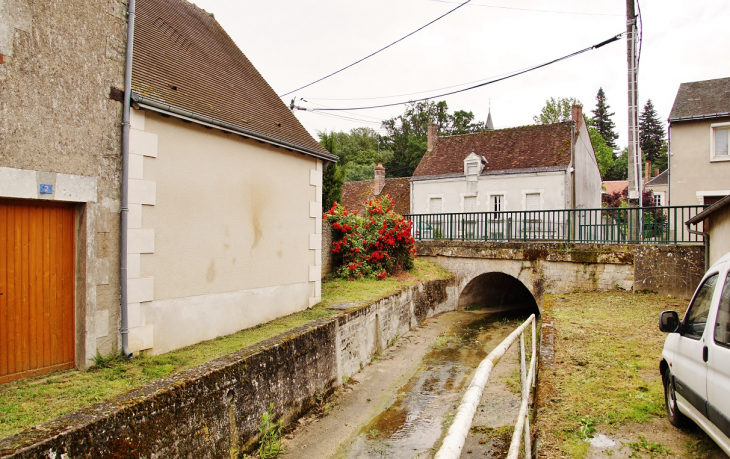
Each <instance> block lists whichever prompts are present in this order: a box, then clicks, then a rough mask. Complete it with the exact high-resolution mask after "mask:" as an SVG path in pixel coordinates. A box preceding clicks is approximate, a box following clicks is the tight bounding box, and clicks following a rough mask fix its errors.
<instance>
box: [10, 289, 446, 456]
mask: <svg viewBox="0 0 730 459" xmlns="http://www.w3.org/2000/svg"><path fill="white" fill-rule="evenodd" d="M454 293H455V290H454V286H453V281H434V282H428V283H425V284H421V285H417V286H413V287H409V288H407V289H404V290H403V291H401V292H400V293H397V294H395V295H391V296H388V297H384V298H380V299H377V300H375V301H372V302H369V303H368V304H366V305H363V306H360V307H355V308H352V309H349V310H346V311H344V312H342V313H340V314H338V315H336V316H333V317H330V318H326V319H320V320H318V321H315V322H312V323H310V324H308V325H304V326H302V327H299V328H297V329H294V330H291V331H290V332H287V333H284V334H282V335H279V336H277V337H274V338H271V339H268V340H266V341H263V342H261V343H260V344H258V345H255V346H252V347H249V348H246V349H241V350H240V351H237V352H234V353H232V354H229V355H227V356H224V357H221V358H218V359H216V360H213V361H211V362H208V363H206V364H204V365H200V366H198V367H195V368H192V369H189V370H186V371H183V372H180V373H178V374H175V375H173V376H171V377H170V378H166V379H162V380H159V381H157V382H155V383H153V384H150V385H148V386H145V387H142V388H140V389H136V390H133V391H131V392H128V393H126V394H124V395H121V396H119V397H117V398H115V399H113V400H110V401H108V402H103V403H99V404H97V405H94V406H91V407H88V408H85V409H82V410H79V411H77V412H74V413H71V414H68V415H66V416H63V417H60V418H58V419H56V420H53V421H50V422H47V423H45V424H42V425H40V426H37V427H34V428H31V429H28V430H26V431H25V432H23V433H21V434H19V435H15V436H13V437H8V438H5V439H3V440H0V455H2V456H3V457H7V458H36V457H61V456H62V455H64V456H63V457H73V458H97V457H220V458H227V457H229V456H230V451H231V450H232V449H233V448H241V449H242V450H245V449H247V448H250V447H251V446H252V445H253V444H254V442H255V440H256V438H257V435H258V426H259V422H260V420H261V415H262V413H264V412H265V411H266V410H267V409H268V407H269V403H271V402H273V403H274V408H275V410H276V412H277V415H278V416H280V417H281V419H282V420H283V421H284V424H285V425H286V424H288V423H290V422H292V421H293V420H295V419H297V418H298V417H299V416H300V415H301V414H303V413H304V412H306V411H307V410H308V409H309V408H311V407H312V406H314V404H315V403H316V397H317V395H319V394H322V393H325V392H328V391H330V390H332V389H333V388H334V386H337V385H339V384H340V383H341V381H342V376H343V375H348V376H351V375H353V374H354V373H356V372H357V371H359V370H360V368H361V365H364V364H365V363H367V362H369V361H370V358H371V356H372V355H373V353H374V352H378V351H379V350H382V349H384V348H385V347H387V346H388V345H389V344H391V343H392V342H394V341H395V338H396V337H397V336H398V333H402V332H403V331H405V330H407V329H409V328H410V327H411V326H413V325H415V324H416V323H418V322H420V321H422V320H424V319H425V318H426V317H428V316H431V315H433V314H436V313H438V312H441V311H445V310H450V309H454V308H455V307H456V301H455V298H454Z"/></svg>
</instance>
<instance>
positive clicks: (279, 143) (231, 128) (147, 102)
mask: <svg viewBox="0 0 730 459" xmlns="http://www.w3.org/2000/svg"><path fill="white" fill-rule="evenodd" d="M132 100H133V101H134V102H135V103H136V104H137V105H139V106H140V107H142V108H147V109H149V110H153V111H156V112H159V113H163V114H166V115H170V116H174V117H175V118H179V119H182V120H186V121H191V122H193V123H197V124H200V125H203V126H207V127H212V128H216V129H220V130H223V131H226V132H232V133H234V134H238V135H241V136H243V137H248V138H251V139H254V140H258V141H260V142H264V143H268V144H270V145H274V146H276V147H283V148H287V149H289V150H293V151H296V152H299V153H302V154H305V155H309V156H314V157H315V158H318V159H321V160H324V161H330V162H336V161H337V160H338V159H339V157H338V156H336V155H333V154H331V153H326V152H321V151H317V150H314V149H311V148H307V147H304V146H301V145H297V144H295V143H293V142H289V141H287V140H284V139H280V138H277V137H274V136H270V135H266V134H263V133H261V132H257V131H254V130H252V129H246V128H244V127H241V126H238V125H236V124H233V123H228V122H226V121H222V120H218V119H215V118H212V117H210V116H206V115H201V114H199V113H195V112H191V111H190V110H185V109H183V108H179V107H175V106H173V105H170V104H165V103H161V102H158V101H156V100H153V99H150V98H149V97H145V96H142V95H140V94H137V93H132Z"/></svg>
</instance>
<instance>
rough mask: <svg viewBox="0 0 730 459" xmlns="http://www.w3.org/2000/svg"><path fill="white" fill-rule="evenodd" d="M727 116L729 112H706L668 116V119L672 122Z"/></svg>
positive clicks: (729, 114)
mask: <svg viewBox="0 0 730 459" xmlns="http://www.w3.org/2000/svg"><path fill="white" fill-rule="evenodd" d="M727 116H730V112H720V113H708V114H707V115H690V116H678V117H676V118H669V120H668V121H669V122H670V123H673V122H675V121H690V120H705V119H708V118H724V117H727Z"/></svg>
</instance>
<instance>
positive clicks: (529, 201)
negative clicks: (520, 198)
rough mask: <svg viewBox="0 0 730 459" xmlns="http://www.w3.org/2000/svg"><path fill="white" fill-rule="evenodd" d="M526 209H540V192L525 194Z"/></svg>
mask: <svg viewBox="0 0 730 459" xmlns="http://www.w3.org/2000/svg"><path fill="white" fill-rule="evenodd" d="M525 210H540V193H527V194H526V195H525Z"/></svg>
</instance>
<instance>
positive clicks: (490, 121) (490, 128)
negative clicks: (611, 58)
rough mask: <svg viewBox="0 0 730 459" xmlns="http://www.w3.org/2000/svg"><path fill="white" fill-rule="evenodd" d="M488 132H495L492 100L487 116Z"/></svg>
mask: <svg viewBox="0 0 730 459" xmlns="http://www.w3.org/2000/svg"><path fill="white" fill-rule="evenodd" d="M487 130H489V131H493V130H494V123H492V99H489V114H488V115H487Z"/></svg>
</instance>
